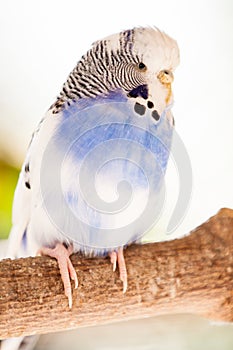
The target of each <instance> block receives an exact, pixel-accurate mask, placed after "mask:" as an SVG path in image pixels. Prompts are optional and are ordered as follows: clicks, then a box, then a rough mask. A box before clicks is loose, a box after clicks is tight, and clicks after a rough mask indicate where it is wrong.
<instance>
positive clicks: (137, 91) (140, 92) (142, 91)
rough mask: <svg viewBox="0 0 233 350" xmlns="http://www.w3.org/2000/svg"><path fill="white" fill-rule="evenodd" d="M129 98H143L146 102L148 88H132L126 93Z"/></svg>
mask: <svg viewBox="0 0 233 350" xmlns="http://www.w3.org/2000/svg"><path fill="white" fill-rule="evenodd" d="M128 95H129V97H133V98H136V97H142V98H144V100H146V99H147V98H148V86H147V85H146V84H145V85H139V86H137V87H136V88H134V89H133V90H131V91H130V92H129V93H128Z"/></svg>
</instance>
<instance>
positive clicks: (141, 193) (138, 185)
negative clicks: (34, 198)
mask: <svg viewBox="0 0 233 350" xmlns="http://www.w3.org/2000/svg"><path fill="white" fill-rule="evenodd" d="M134 103H135V101H134V100H133V99H128V98H126V97H125V96H124V95H122V94H120V93H112V94H109V95H108V96H105V97H103V98H95V99H93V98H85V99H82V100H80V101H78V102H76V103H73V104H72V105H71V106H69V108H66V109H65V110H64V111H63V112H62V114H61V122H60V123H59V127H58V128H57V130H56V132H55V134H54V135H53V137H52V139H51V140H50V142H49V144H48V147H47V149H46V152H45V155H44V159H43V163H42V170H41V188H42V195H43V199H44V206H45V207H46V211H47V213H48V214H49V216H50V220H51V222H53V224H54V226H56V229H57V230H59V232H60V233H62V234H63V235H64V236H65V238H67V239H69V240H71V241H72V242H73V243H74V245H75V247H76V248H77V249H81V250H84V251H85V252H89V253H90V252H94V253H95V254H104V253H105V252H106V251H110V250H113V249H116V248H117V247H120V246H125V245H127V244H129V243H130V242H133V241H136V240H138V239H140V238H141V237H142V235H143V234H145V233H146V232H147V231H148V230H149V229H150V228H151V227H152V226H153V224H154V222H155V220H156V216H157V215H158V212H159V210H160V209H161V205H162V204H161V203H160V202H161V201H163V198H164V192H163V191H162V188H163V180H164V173H165V170H166V166H167V161H168V157H169V150H170V146H171V139H172V126H171V125H170V123H169V122H168V121H167V118H166V110H165V111H164V112H163V113H162V115H161V118H160V120H159V121H158V122H157V123H156V122H155V121H154V119H153V118H152V117H151V110H147V111H146V113H145V115H144V116H143V117H141V116H139V115H138V114H136V113H135V111H134ZM44 173H47V176H46V178H45V176H43V174H44ZM44 179H45V180H44ZM161 193H162V194H161Z"/></svg>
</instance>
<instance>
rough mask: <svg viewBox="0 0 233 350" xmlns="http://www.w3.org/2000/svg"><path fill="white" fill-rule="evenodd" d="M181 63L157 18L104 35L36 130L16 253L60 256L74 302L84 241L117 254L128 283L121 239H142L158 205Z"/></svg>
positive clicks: (13, 237)
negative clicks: (155, 24) (75, 261)
mask: <svg viewBox="0 0 233 350" xmlns="http://www.w3.org/2000/svg"><path fill="white" fill-rule="evenodd" d="M178 63H179V49H178V46H177V43H176V41H174V40H173V39H172V38H170V37H169V36H168V35H166V34H165V33H163V32H161V31H160V30H158V29H157V28H147V27H146V28H141V27H140V28H134V29H131V30H126V31H122V32H120V33H119V34H115V35H111V36H109V37H106V38H105V39H103V40H100V41H97V42H95V43H94V44H93V46H92V47H91V49H90V50H89V51H88V52H87V53H86V54H85V55H84V56H83V57H82V58H81V60H80V61H79V62H78V64H77V65H76V67H75V68H74V70H73V71H72V72H71V73H70V75H69V77H68V79H67V81H66V82H65V84H64V85H63V89H62V91H61V93H60V95H59V96H58V98H57V100H56V101H55V103H54V104H53V105H52V106H51V107H50V109H49V110H48V112H47V113H46V115H45V117H44V118H43V119H42V121H41V122H40V124H39V126H38V128H37V129H36V130H35V132H34V134H33V137H32V141H31V143H30V146H29V149H28V152H27V156H26V159H25V162H24V164H23V167H22V171H21V174H20V177H19V181H18V185H17V188H16V192H15V198H14V205H13V227H12V231H11V234H10V238H9V250H8V256H11V257H20V256H29V255H30V256H33V255H36V254H39V253H40V254H45V255H49V256H51V257H54V258H56V259H57V261H58V264H59V267H60V271H61V278H62V280H63V284H64V290H65V295H66V296H67V298H68V303H69V306H70V307H72V290H71V282H70V279H71V280H74V285H75V287H77V286H78V277H77V274H76V271H75V269H74V268H73V266H72V263H71V260H70V258H69V257H70V255H71V254H72V253H75V252H77V251H82V252H83V253H85V254H86V255H89V256H90V255H91V256H97V255H103V256H106V255H109V256H110V260H111V262H112V264H113V269H114V270H115V268H116V265H117V264H118V267H119V273H120V279H121V280H122V282H123V292H126V290H127V269H126V264H125V260H124V255H123V248H124V247H126V246H127V245H128V244H130V243H132V242H136V241H139V240H140V238H141V237H142V235H143V234H144V233H146V231H148V229H150V228H151V227H152V226H153V220H154V219H155V217H156V215H157V214H156V213H157V212H158V211H159V209H158V208H157V209H156V203H157V202H158V201H159V200H158V199H159V198H160V197H161V196H162V195H161V192H162V191H161V189H162V187H163V185H162V184H163V178H164V173H165V170H166V166H167V161H168V157H169V150H170V146H171V140H172V132H173V127H174V122H173V116H172V113H171V106H172V103H173V94H172V89H171V85H172V81H173V72H174V70H175V68H176V67H177V65H178ZM161 198H162V197H161ZM161 198H160V199H161Z"/></svg>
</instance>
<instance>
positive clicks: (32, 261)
mask: <svg viewBox="0 0 233 350" xmlns="http://www.w3.org/2000/svg"><path fill="white" fill-rule="evenodd" d="M71 259H72V262H73V264H74V267H75V268H76V270H77V273H78V278H79V287H78V289H77V290H73V308H72V310H70V309H69V307H68V302H67V298H66V297H65V295H64V292H63V285H62V282H61V279H60V274H59V270H58V267H57V262H56V260H54V259H51V258H48V257H45V256H43V257H35V258H30V257H29V258H26V259H16V260H10V259H5V260H2V261H1V262H0V338H1V339H4V338H8V337H13V336H14V337H15V336H21V335H30V334H39V333H49V332H55V331H61V330H66V329H72V328H77V327H81V326H88V325H95V324H104V323H109V322H113V321H120V320H121V321H122V320H129V319H135V318H143V317H150V316H155V315H161V314H172V313H194V314H198V315H202V316H204V317H207V318H209V319H212V320H222V321H226V322H233V210H231V209H221V210H220V211H219V213H218V214H217V215H215V216H213V217H212V218H210V219H209V220H208V221H207V222H206V223H204V224H202V225H201V226H200V227H198V228H196V229H195V230H194V231H192V232H191V233H190V234H189V235H188V236H185V237H184V238H181V239H176V240H172V241H167V242H161V243H152V244H145V245H132V246H130V247H129V248H127V249H126V250H125V259H126V263H127V269H128V290H127V292H126V294H123V293H122V283H121V281H120V280H119V276H118V272H112V266H111V264H110V262H109V259H107V258H94V259H93V258H92V259H87V258H85V257H83V256H81V255H79V254H76V255H73V256H72V258H71Z"/></svg>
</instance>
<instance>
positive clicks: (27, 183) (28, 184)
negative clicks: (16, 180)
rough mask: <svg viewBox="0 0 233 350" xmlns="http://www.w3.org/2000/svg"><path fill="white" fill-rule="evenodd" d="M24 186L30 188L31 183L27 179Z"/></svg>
mask: <svg viewBox="0 0 233 350" xmlns="http://www.w3.org/2000/svg"><path fill="white" fill-rule="evenodd" d="M25 186H26V187H27V188H28V189H29V190H30V188H31V185H30V183H29V182H28V181H26V182H25Z"/></svg>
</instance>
